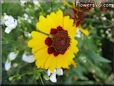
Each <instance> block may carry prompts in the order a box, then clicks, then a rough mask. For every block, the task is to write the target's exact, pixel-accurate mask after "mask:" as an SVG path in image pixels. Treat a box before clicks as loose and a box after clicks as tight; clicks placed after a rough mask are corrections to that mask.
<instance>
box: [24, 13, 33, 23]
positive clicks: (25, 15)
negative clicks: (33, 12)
mask: <svg viewBox="0 0 114 86" xmlns="http://www.w3.org/2000/svg"><path fill="white" fill-rule="evenodd" d="M23 16H24V20H26V21H27V22H28V23H31V22H32V21H31V18H30V17H29V16H28V14H26V13H24V15H23Z"/></svg>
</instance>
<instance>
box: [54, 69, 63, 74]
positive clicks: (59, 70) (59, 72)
mask: <svg viewBox="0 0 114 86" xmlns="http://www.w3.org/2000/svg"><path fill="white" fill-rule="evenodd" d="M56 74H57V75H58V76H61V75H63V70H62V69H60V68H57V70H56Z"/></svg>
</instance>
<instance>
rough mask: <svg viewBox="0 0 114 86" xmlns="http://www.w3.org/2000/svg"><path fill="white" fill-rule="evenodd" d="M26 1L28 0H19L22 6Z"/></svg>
mask: <svg viewBox="0 0 114 86" xmlns="http://www.w3.org/2000/svg"><path fill="white" fill-rule="evenodd" d="M28 1H29V0H20V3H21V5H22V6H24V5H25V3H27V2H28Z"/></svg>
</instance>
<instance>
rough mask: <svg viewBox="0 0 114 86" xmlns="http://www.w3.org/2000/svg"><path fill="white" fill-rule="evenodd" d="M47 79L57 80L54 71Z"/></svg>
mask: <svg viewBox="0 0 114 86" xmlns="http://www.w3.org/2000/svg"><path fill="white" fill-rule="evenodd" d="M49 79H50V81H52V82H54V83H55V82H57V79H56V72H54V73H52V74H51V76H50V78H49Z"/></svg>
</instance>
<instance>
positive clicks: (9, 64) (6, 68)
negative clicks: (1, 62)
mask: <svg viewBox="0 0 114 86" xmlns="http://www.w3.org/2000/svg"><path fill="white" fill-rule="evenodd" d="M10 68H11V62H10V61H8V60H7V61H6V62H5V70H6V71H8V70H9V69H10Z"/></svg>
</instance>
